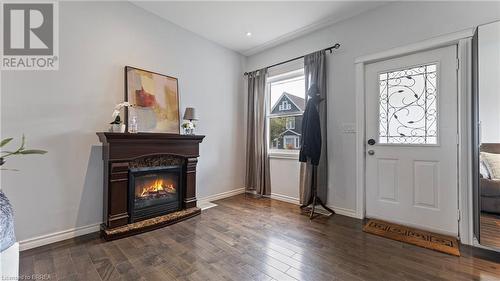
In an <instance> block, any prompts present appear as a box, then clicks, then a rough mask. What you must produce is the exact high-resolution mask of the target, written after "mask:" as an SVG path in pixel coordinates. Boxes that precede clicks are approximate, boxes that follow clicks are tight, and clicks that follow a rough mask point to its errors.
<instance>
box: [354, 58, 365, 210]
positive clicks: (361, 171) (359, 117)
mask: <svg viewBox="0 0 500 281" xmlns="http://www.w3.org/2000/svg"><path fill="white" fill-rule="evenodd" d="M355 67H356V73H355V75H356V216H357V217H358V218H361V219H362V218H364V217H365V176H364V175H365V65H364V64H363V63H357V64H356V66H355Z"/></svg>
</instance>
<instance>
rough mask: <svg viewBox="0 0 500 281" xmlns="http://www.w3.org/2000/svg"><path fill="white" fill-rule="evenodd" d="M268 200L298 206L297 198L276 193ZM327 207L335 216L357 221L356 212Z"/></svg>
mask: <svg viewBox="0 0 500 281" xmlns="http://www.w3.org/2000/svg"><path fill="white" fill-rule="evenodd" d="M270 198H271V199H275V200H279V201H283V202H288V203H292V204H295V205H300V201H299V198H294V197H290V196H286V195H281V194H276V193H271V196H270ZM328 207H330V209H332V210H334V211H335V213H336V214H339V215H343V216H346V217H351V218H356V219H359V217H358V215H357V214H356V210H352V209H346V208H341V207H335V206H328ZM320 209H321V208H320Z"/></svg>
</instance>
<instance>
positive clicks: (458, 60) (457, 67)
mask: <svg viewBox="0 0 500 281" xmlns="http://www.w3.org/2000/svg"><path fill="white" fill-rule="evenodd" d="M456 64H457V65H456V69H457V70H459V69H460V59H459V58H457V61H456Z"/></svg>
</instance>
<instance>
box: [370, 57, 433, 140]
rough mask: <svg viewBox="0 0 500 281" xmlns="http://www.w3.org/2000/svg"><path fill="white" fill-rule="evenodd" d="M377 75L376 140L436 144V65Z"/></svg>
mask: <svg viewBox="0 0 500 281" xmlns="http://www.w3.org/2000/svg"><path fill="white" fill-rule="evenodd" d="M379 77H380V84H379V90H380V95H379V142H380V143H392V144H437V137H438V135H437V133H438V132H437V128H438V124H437V119H438V118H437V115H438V112H437V96H438V92H437V87H436V85H437V65H436V64H429V65H422V66H418V67H413V68H408V69H402V70H398V71H392V72H387V73H382V74H380V76H379Z"/></svg>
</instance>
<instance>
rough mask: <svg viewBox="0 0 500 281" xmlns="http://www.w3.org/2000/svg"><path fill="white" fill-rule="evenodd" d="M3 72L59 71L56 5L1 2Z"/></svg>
mask: <svg viewBox="0 0 500 281" xmlns="http://www.w3.org/2000/svg"><path fill="white" fill-rule="evenodd" d="M1 6H2V11H1V14H2V23H3V28H2V36H1V38H2V40H3V42H2V58H1V69H2V70H57V69H58V68H59V30H58V24H59V22H58V19H59V15H58V11H59V9H58V5H57V2H35V3H20V2H12V3H5V2H4V3H2V4H1Z"/></svg>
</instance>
